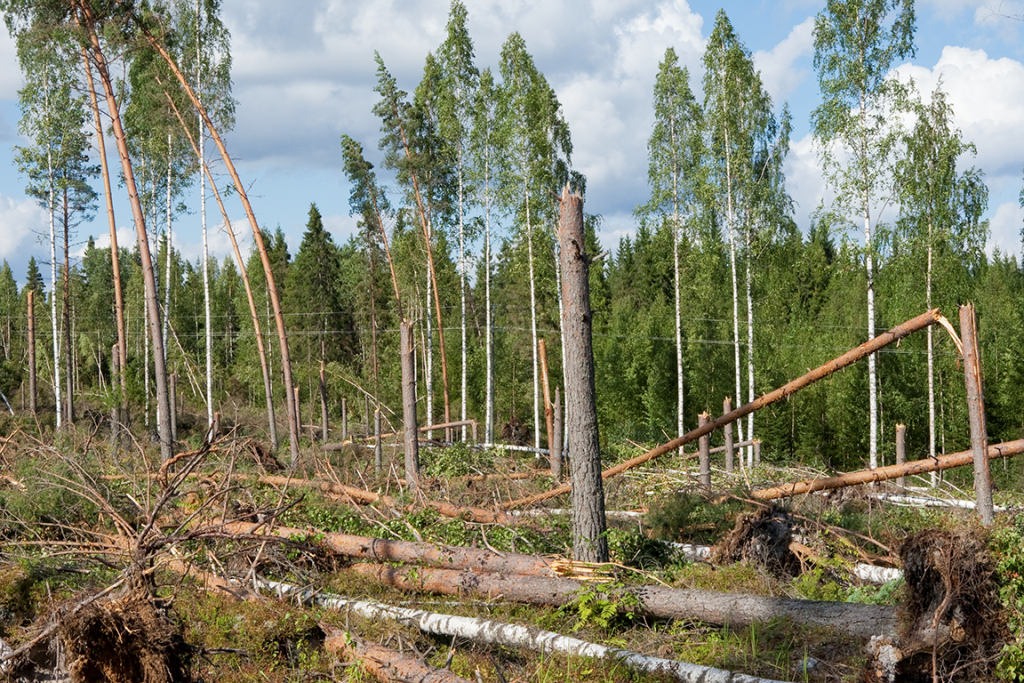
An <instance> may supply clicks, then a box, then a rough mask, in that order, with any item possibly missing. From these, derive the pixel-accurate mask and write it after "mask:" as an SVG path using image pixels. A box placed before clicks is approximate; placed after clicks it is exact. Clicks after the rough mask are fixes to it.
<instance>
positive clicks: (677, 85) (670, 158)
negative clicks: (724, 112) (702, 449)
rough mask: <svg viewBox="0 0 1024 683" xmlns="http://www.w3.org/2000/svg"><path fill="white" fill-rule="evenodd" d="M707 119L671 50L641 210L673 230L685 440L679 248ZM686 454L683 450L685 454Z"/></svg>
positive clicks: (660, 82) (657, 102)
mask: <svg viewBox="0 0 1024 683" xmlns="http://www.w3.org/2000/svg"><path fill="white" fill-rule="evenodd" d="M701 132H702V114H701V109H700V105H699V104H698V103H697V100H696V98H695V97H694V96H693V92H692V91H691V90H690V73H689V71H688V70H687V68H686V67H685V66H680V65H679V58H678V57H677V56H676V51H675V49H674V48H671V47H670V48H668V49H667V50H665V58H664V60H663V61H662V62H661V63H660V64H659V65H658V75H657V77H656V79H655V81H654V128H653V130H652V131H651V137H650V139H649V140H648V142H647V157H648V170H647V182H648V184H649V185H650V186H651V198H650V200H649V201H648V202H647V204H645V205H644V206H641V207H637V213H638V214H639V215H640V216H641V217H649V216H659V217H661V218H662V219H667V220H668V221H669V222H670V224H671V226H672V265H673V268H672V277H673V292H674V300H675V342H676V431H677V433H678V435H679V436H682V435H683V434H685V433H686V432H685V429H684V427H683V414H684V410H683V408H684V386H683V383H684V371H683V332H682V329H683V328H682V302H681V300H680V291H681V288H680V280H679V276H680V273H679V242H680V240H681V239H682V233H683V226H684V221H685V219H686V217H687V216H688V215H689V216H692V215H693V213H694V212H695V207H694V205H695V202H696V196H697V187H698V174H699V173H700V171H701V166H702V161H703V158H702V157H703V141H702V139H701ZM680 452H682V448H680Z"/></svg>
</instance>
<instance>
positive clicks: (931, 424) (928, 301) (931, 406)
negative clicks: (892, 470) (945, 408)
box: [924, 195, 939, 486]
mask: <svg viewBox="0 0 1024 683" xmlns="http://www.w3.org/2000/svg"><path fill="white" fill-rule="evenodd" d="M929 196H930V195H929ZM932 226H933V224H932V212H931V208H930V207H929V209H928V270H927V272H926V273H925V290H924V300H925V308H927V309H928V310H931V308H932ZM928 455H929V457H932V458H934V457H935V346H934V340H933V338H932V328H931V327H929V328H928ZM931 484H932V486H938V484H939V473H938V472H932V474H931Z"/></svg>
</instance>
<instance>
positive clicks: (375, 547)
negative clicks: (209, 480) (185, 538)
mask: <svg viewBox="0 0 1024 683" xmlns="http://www.w3.org/2000/svg"><path fill="white" fill-rule="evenodd" d="M224 531H226V532H228V533H232V534H273V535H274V536H278V537H280V538H296V537H303V536H306V537H309V536H313V537H314V538H321V537H322V538H323V545H324V546H326V547H327V548H328V549H329V550H330V551H331V552H333V553H336V554H338V555H344V556H345V557H353V558H357V559H361V560H374V561H376V562H402V563H407V564H422V565H427V566H433V567H441V568H446V569H459V570H470V571H476V572H491V573H499V574H523V575H529V576H547V577H552V576H555V573H554V572H553V571H552V569H551V566H550V562H549V560H548V559H546V558H544V557H541V556H538V555H523V554H519V553H497V552H494V551H492V550H481V549H479V548H465V547H461V546H446V545H438V544H435V543H418V542H415V541H391V540H385V539H383V538H370V537H368V536H353V535H350V534H342V533H329V532H323V531H318V530H315V529H311V530H306V531H304V530H302V529H292V528H288V527H274V528H273V529H269V528H268V527H267V526H261V525H259V524H252V523H250V522H229V523H226V524H224Z"/></svg>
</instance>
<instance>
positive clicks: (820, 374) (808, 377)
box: [503, 308, 945, 510]
mask: <svg viewBox="0 0 1024 683" xmlns="http://www.w3.org/2000/svg"><path fill="white" fill-rule="evenodd" d="M940 320H945V318H943V317H942V314H941V313H939V309H937V308H933V309H932V310H930V311H927V312H925V313H922V314H921V315H919V316H917V317H916V318H912V319H911V320H908V321H907V322H905V323H903V324H901V325H897V326H896V327H894V328H892V329H891V330H889V331H887V332H883V333H882V334H880V335H878V336H877V337H875V338H874V339H871V340H869V341H866V342H864V343H863V344H861V345H860V346H858V347H857V348H855V349H852V350H850V351H847V352H846V353H844V354H843V355H841V356H839V357H838V358H835V359H833V360H830V361H829V362H827V363H825V364H824V365H822V366H820V367H818V368H816V369H814V370H811V371H810V372H808V373H806V374H804V375H802V376H801V377H798V378H796V379H794V380H792V381H791V382H789V383H787V384H785V385H783V386H781V387H779V388H778V389H775V390H774V391H770V392H768V393H767V394H763V395H762V396H760V397H759V398H757V399H755V400H753V401H751V402H750V403H746V404H744V405H742V406H740V407H739V408H736V410H734V411H732V412H731V413H726V414H725V415H722V416H721V417H719V418H717V419H714V420H711V421H710V422H708V423H707V424H706V425H703V426H701V427H697V429H694V430H691V431H689V432H687V433H686V434H684V435H682V436H680V437H679V438H676V439H673V440H672V441H669V442H667V443H663V444H662V445H660V446H658V447H656V448H652V449H651V450H649V451H647V452H646V453H644V454H642V455H638V456H636V457H635V458H632V459H630V460H627V461H625V462H622V463H619V464H618V465H615V466H614V467H609V468H608V469H606V470H605V471H604V472H602V473H601V477H602V478H603V479H609V478H611V477H614V476H616V475H618V474H622V473H623V472H625V471H626V470H629V469H632V468H634V467H636V466H637V465H642V464H643V463H645V462H647V461H648V460H653V459H654V458H657V457H659V456H662V455H664V454H665V453H669V452H671V451H674V450H677V449H678V448H679V447H681V446H685V445H686V444H688V443H692V442H694V441H696V440H697V439H699V438H700V437H702V436H704V435H705V434H710V433H711V432H713V431H715V430H716V429H718V428H720V427H724V426H725V425H727V424H730V423H732V422H735V421H737V420H739V419H740V418H743V417H746V416H747V415H749V414H750V413H753V412H755V411H757V410H760V409H761V408H764V407H766V406H769V405H771V404H773V403H776V402H778V401H781V400H782V399H784V398H788V397H789V396H791V395H793V394H795V393H796V392H798V391H800V390H801V389H805V388H807V387H809V386H810V385H812V384H814V383H815V382H817V381H819V380H822V379H824V378H825V377H828V376H829V375H832V374H834V373H836V372H838V371H840V370H842V369H843V368H846V367H848V366H850V365H853V364H854V363H855V362H857V361H858V360H861V359H862V358H866V357H867V356H870V355H871V354H873V353H875V352H876V351H879V350H881V349H883V348H885V347H886V346H889V345H890V344H894V343H895V342H897V341H899V340H900V339H903V338H904V337H907V336H909V335H911V334H913V333H914V332H917V331H918V330H922V329H924V328H926V327H928V326H929V325H934V324H936V323H938V322H939V321H940ZM569 491H570V486H569V485H568V484H565V485H562V486H558V487H556V488H553V489H551V490H550V491H546V492H544V493H539V494H537V495H535V496H529V497H527V498H520V499H519V500H513V501H511V502H508V503H505V505H504V506H503V507H504V509H506V510H507V509H509V508H514V507H520V506H523V505H530V504H533V503H538V502H540V501H542V500H547V499H548V498H554V497H555V496H560V495H562V494H563V493H569Z"/></svg>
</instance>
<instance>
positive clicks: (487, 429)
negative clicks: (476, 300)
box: [484, 147, 494, 444]
mask: <svg viewBox="0 0 1024 683" xmlns="http://www.w3.org/2000/svg"><path fill="white" fill-rule="evenodd" d="M490 163H491V156H490V147H488V148H487V152H486V155H485V158H484V261H485V263H484V297H485V299H486V301H485V308H486V311H485V315H486V317H487V318H486V324H485V329H486V334H487V342H486V347H487V348H486V352H487V406H486V408H485V411H484V423H485V424H484V435H485V437H484V441H485V442H486V443H489V444H492V443H494V337H493V334H494V332H493V325H492V319H493V316H492V314H491V184H490V180H491V177H490V171H491V168H490Z"/></svg>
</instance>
